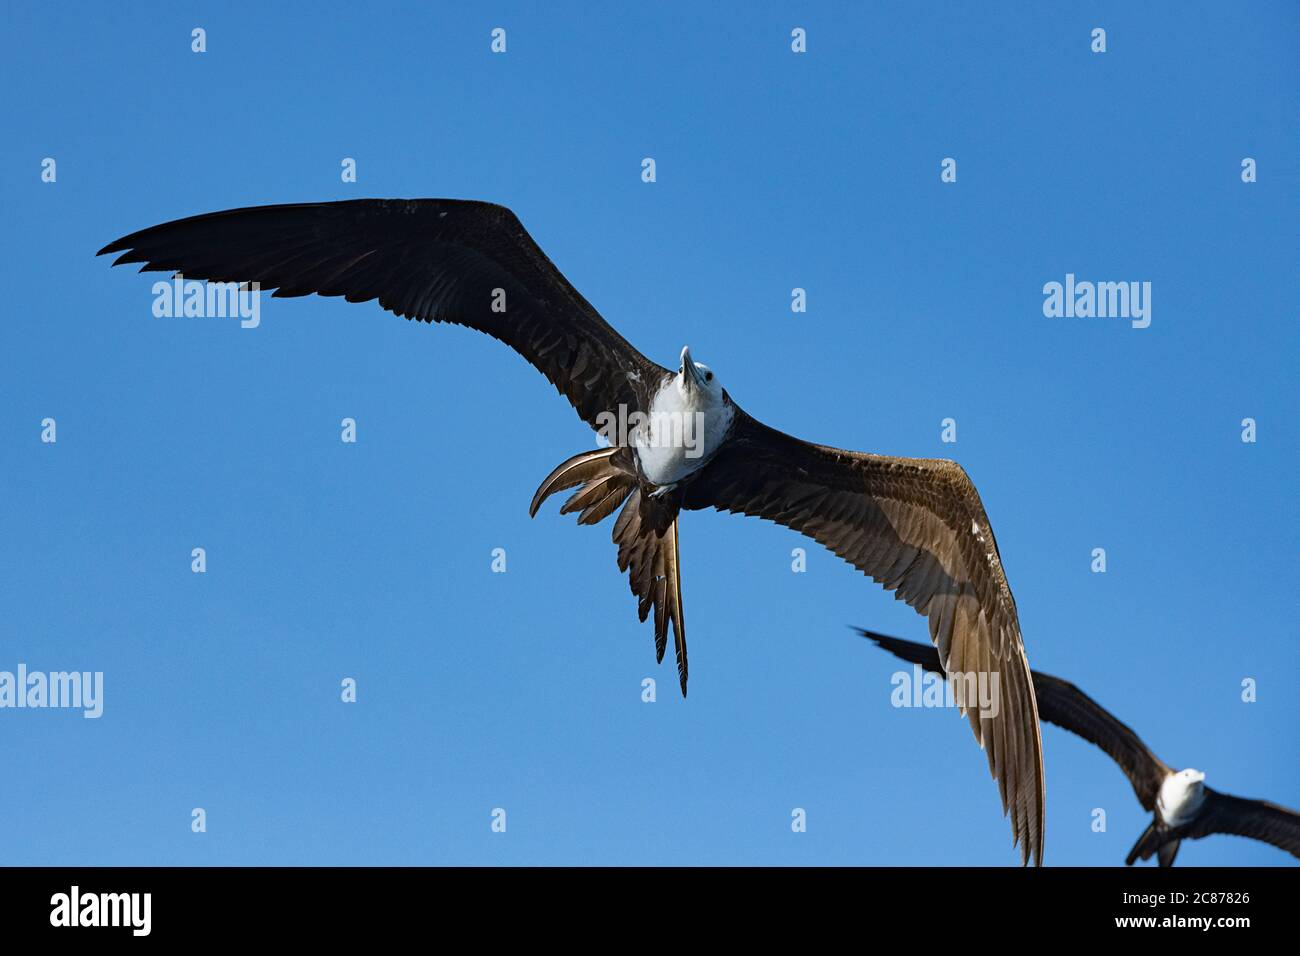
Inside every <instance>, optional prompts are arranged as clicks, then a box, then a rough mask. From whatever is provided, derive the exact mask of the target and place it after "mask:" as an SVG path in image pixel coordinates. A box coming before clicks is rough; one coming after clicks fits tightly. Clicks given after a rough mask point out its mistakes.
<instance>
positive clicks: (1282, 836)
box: [1174, 787, 1300, 857]
mask: <svg viewBox="0 0 1300 956" xmlns="http://www.w3.org/2000/svg"><path fill="white" fill-rule="evenodd" d="M1174 832H1175V833H1176V834H1177V836H1179V837H1186V838H1191V839H1197V838H1199V837H1204V836H1209V835H1210V834H1211V833H1230V834H1232V835H1234V836H1243V837H1250V838H1251V839H1252V840H1262V841H1263V842H1264V843H1271V844H1272V845H1273V846H1275V847H1277V848H1279V849H1282V850H1286V851H1287V852H1288V853H1290V854H1291V855H1292V856H1295V857H1300V813H1297V812H1296V811H1294V810H1292V809H1290V808H1288V807H1282V806H1278V805H1277V804H1276V803H1269V802H1268V801H1267V800H1252V799H1249V798H1248V797H1234V796H1232V795H1231V794H1227V793H1220V792H1219V791H1218V790H1212V789H1211V788H1209V787H1206V788H1205V803H1204V804H1203V805H1202V806H1201V810H1200V812H1199V813H1197V815H1196V818H1195V819H1194V820H1193V821H1192V822H1191V823H1189V824H1187V825H1186V826H1184V827H1179V828H1178V829H1177V830H1176V831H1174Z"/></svg>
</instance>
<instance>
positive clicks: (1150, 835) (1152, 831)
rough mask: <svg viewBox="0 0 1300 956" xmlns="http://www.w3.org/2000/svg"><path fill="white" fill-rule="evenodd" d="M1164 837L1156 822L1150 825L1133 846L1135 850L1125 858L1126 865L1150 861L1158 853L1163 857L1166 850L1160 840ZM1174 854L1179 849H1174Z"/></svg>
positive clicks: (1129, 852)
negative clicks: (1139, 861)
mask: <svg viewBox="0 0 1300 956" xmlns="http://www.w3.org/2000/svg"><path fill="white" fill-rule="evenodd" d="M1162 835H1163V834H1162V833H1161V832H1160V827H1159V825H1158V824H1157V823H1156V821H1155V820H1152V821H1151V822H1150V823H1148V824H1147V828H1146V829H1145V830H1143V831H1142V835H1141V836H1140V837H1138V838H1137V842H1136V843H1134V844H1133V849H1131V850H1129V851H1128V856H1127V857H1125V858H1124V865H1125V866H1132V865H1133V864H1134V863H1135V862H1137V861H1138V860H1149V859H1151V856H1152V855H1153V854H1154V853H1156V852H1160V853H1161V854H1162V855H1163V852H1164V850H1163V847H1162V846H1161V840H1160V838H1161V836H1162ZM1174 852H1175V853H1176V852H1178V850H1177V847H1175V848H1174ZM1169 862H1170V863H1172V862H1173V859H1172V858H1171V859H1170V861H1169Z"/></svg>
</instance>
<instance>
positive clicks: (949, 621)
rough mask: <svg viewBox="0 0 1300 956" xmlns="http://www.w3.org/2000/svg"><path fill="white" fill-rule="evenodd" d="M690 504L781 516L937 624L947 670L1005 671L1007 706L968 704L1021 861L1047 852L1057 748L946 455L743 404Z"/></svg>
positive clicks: (971, 497)
mask: <svg viewBox="0 0 1300 956" xmlns="http://www.w3.org/2000/svg"><path fill="white" fill-rule="evenodd" d="M683 506H684V507H686V508H708V507H712V508H717V509H718V510H720V511H732V512H738V513H741V514H747V515H756V516H758V517H760V518H767V519H769V520H771V521H776V522H778V523H780V524H783V525H785V526H786V527H788V528H793V529H794V530H795V531H798V532H800V533H802V534H806V535H808V536H809V537H810V538H812V539H814V540H815V541H818V542H819V543H821V544H823V545H825V546H826V547H828V548H830V549H831V550H832V551H834V552H835V553H836V554H838V555H839V556H840V557H842V558H843V559H844V560H846V561H848V562H849V563H850V564H852V565H853V566H854V567H856V568H858V569H859V570H860V571H863V572H864V573H866V574H868V575H870V576H871V577H872V578H874V579H875V580H876V581H877V582H878V583H880V584H883V585H884V586H885V587H886V588H887V589H889V590H895V591H897V596H898V597H899V598H901V599H902V600H905V601H906V602H907V603H908V604H910V605H911V606H912V607H913V608H915V609H916V610H917V611H918V612H920V613H921V614H924V615H926V616H927V617H928V618H929V622H930V637H931V640H933V642H934V644H935V646H936V647H937V648H938V651H939V659H940V660H941V661H942V663H943V666H944V670H945V672H946V673H949V674H952V673H953V672H962V673H974V674H976V675H979V674H983V675H994V674H996V675H998V676H997V686H998V708H997V713H996V714H995V715H990V716H988V717H982V716H981V715H980V713H979V709H978V708H976V707H971V708H967V709H966V715H967V718H968V719H969V720H970V724H971V728H972V730H973V731H974V733H975V738H976V740H978V741H979V743H980V746H982V747H983V748H984V749H985V751H986V752H987V754H988V760H989V769H990V771H991V772H992V774H993V776H994V778H995V779H996V780H997V781H998V785H999V789H1000V791H1001V796H1002V805H1003V808H1004V810H1006V811H1007V812H1009V813H1010V814H1011V817H1012V830H1013V832H1014V834H1015V838H1016V842H1018V843H1020V846H1021V859H1022V861H1023V862H1028V858H1029V856H1030V855H1031V854H1032V855H1033V858H1034V862H1035V863H1041V862H1042V854H1043V812H1044V791H1043V753H1042V741H1041V740H1040V737H1039V729H1038V713H1037V709H1036V707H1035V704H1034V688H1033V683H1032V681H1031V678H1030V674H1029V664H1028V662H1027V661H1026V660H1025V653H1024V648H1023V646H1022V644H1021V640H1020V624H1019V621H1018V619H1017V617H1016V605H1015V601H1014V600H1013V599H1012V597H1011V591H1010V589H1009V588H1008V587H1007V582H1006V578H1005V576H1004V575H1003V573H1002V562H1001V560H1000V558H999V557H998V550H997V544H996V542H995V541H994V539H993V531H992V529H991V528H990V527H989V523H988V518H987V516H986V515H985V514H984V507H983V505H982V504H981V503H980V499H979V495H978V494H977V493H976V491H975V487H974V485H972V484H971V482H970V479H969V478H967V477H966V473H965V472H964V471H963V470H962V469H961V467H960V466H958V465H956V464H954V463H953V462H950V461H942V460H938V459H916V458H889V457H885V456H881V455H866V454H860V453H857V452H850V451H841V450H840V449H837V448H828V447H826V446H824V445H813V444H810V443H808V442H805V441H800V440H799V439H797V438H793V437H791V436H789V435H785V434H783V433H781V432H778V431H776V430H775V429H772V428H769V427H767V426H766V425H763V424H762V423H761V422H758V421H755V420H754V419H753V418H751V417H749V416H748V415H746V414H745V413H744V412H742V411H740V410H739V409H737V410H736V420H735V423H734V424H733V426H732V432H731V436H730V437H729V438H728V440H727V442H726V443H725V444H724V445H723V446H722V449H721V450H720V451H719V452H718V455H717V457H716V458H715V459H714V460H713V461H712V462H710V463H709V465H708V466H706V467H705V468H703V469H702V470H701V471H700V473H699V475H698V477H697V478H696V479H695V480H694V481H692V482H691V484H690V485H689V486H688V487H687V489H686V497H685V501H684V503H683Z"/></svg>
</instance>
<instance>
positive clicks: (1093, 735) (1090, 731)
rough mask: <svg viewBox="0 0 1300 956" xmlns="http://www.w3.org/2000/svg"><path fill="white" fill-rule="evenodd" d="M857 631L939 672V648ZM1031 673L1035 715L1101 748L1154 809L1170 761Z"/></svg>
mask: <svg viewBox="0 0 1300 956" xmlns="http://www.w3.org/2000/svg"><path fill="white" fill-rule="evenodd" d="M858 631H859V632H860V633H861V634H862V636H863V637H869V638H871V640H873V641H875V642H876V643H877V644H879V645H880V646H881V647H883V648H884V649H885V650H887V651H889V652H890V653H891V654H893V655H894V656H895V657H901V658H902V659H903V660H905V661H910V662H911V663H913V664H920V665H921V666H922V667H924V668H925V669H926V670H931V671H935V672H937V673H940V674H942V673H943V667H942V665H940V663H939V653H938V651H936V650H935V649H934V648H933V647H930V646H929V645H928V644H917V643H915V642H913V641H904V640H900V639H899V638H897V637H886V636H885V635H884V634H877V633H875V632H874V631H868V630H865V629H863V628H858ZM1032 674H1033V678H1034V696H1035V697H1036V698H1037V700H1038V716H1039V718H1040V719H1042V720H1045V721H1047V722H1048V723H1049V724H1055V725H1056V726H1058V727H1062V728H1064V729H1065V730H1068V731H1069V732H1070V733H1072V734H1077V735H1078V736H1080V737H1082V738H1083V739H1084V740H1086V741H1088V743H1090V744H1094V745H1095V746H1097V747H1100V748H1101V749H1102V750H1103V751H1105V753H1106V754H1107V756H1109V757H1110V758H1111V759H1112V760H1114V761H1115V763H1117V764H1119V766H1120V769H1121V770H1123V771H1124V774H1125V776H1127V777H1128V779H1129V783H1130V784H1132V785H1133V792H1134V793H1135V794H1137V798H1138V800H1139V801H1140V802H1141V804H1142V806H1143V807H1145V808H1146V809H1147V810H1153V809H1155V801H1156V794H1158V793H1159V792H1160V784H1161V783H1162V782H1163V781H1164V779H1165V777H1166V776H1167V775H1168V774H1170V773H1171V772H1172V770H1171V769H1170V768H1169V766H1168V765H1167V764H1165V762H1164V761H1163V760H1161V759H1160V758H1159V757H1157V756H1156V755H1155V754H1154V753H1152V752H1151V749H1150V748H1149V747H1147V745H1146V744H1144V743H1143V742H1142V738H1141V737H1139V736H1138V735H1137V734H1136V733H1134V732H1133V729H1132V728H1131V727H1129V726H1128V725H1127V724H1124V723H1122V722H1121V721H1120V720H1119V719H1118V718H1117V717H1116V716H1115V715H1114V714H1112V713H1111V712H1110V711H1108V710H1106V709H1105V708H1104V707H1102V706H1101V705H1100V704H1098V703H1097V702H1096V701H1095V700H1093V699H1092V698H1091V697H1089V696H1088V695H1087V694H1085V693H1084V692H1083V691H1081V690H1079V688H1078V687H1076V686H1075V685H1074V684H1071V683H1070V682H1069V681H1066V680H1061V678H1059V677H1053V676H1052V675H1051V674H1044V673H1043V672H1042V671H1033V672H1032Z"/></svg>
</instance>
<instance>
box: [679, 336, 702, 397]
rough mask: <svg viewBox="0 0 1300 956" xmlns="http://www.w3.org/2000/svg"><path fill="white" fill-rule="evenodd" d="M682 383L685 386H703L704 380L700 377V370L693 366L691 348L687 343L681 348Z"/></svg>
mask: <svg viewBox="0 0 1300 956" xmlns="http://www.w3.org/2000/svg"><path fill="white" fill-rule="evenodd" d="M682 384H684V385H685V386H686V387H687V388H696V387H703V385H704V380H703V379H702V378H701V377H700V372H699V370H698V369H697V368H696V367H695V362H694V361H692V360H691V348H690V346H689V345H688V346H686V347H684V348H683V349H682Z"/></svg>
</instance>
